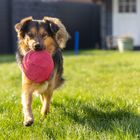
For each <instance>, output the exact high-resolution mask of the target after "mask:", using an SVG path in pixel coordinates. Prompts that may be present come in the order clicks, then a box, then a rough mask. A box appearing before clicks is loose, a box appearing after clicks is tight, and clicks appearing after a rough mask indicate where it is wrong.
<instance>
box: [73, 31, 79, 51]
mask: <svg viewBox="0 0 140 140" xmlns="http://www.w3.org/2000/svg"><path fill="white" fill-rule="evenodd" d="M74 53H75V54H78V53H79V32H78V31H76V32H75V33H74Z"/></svg>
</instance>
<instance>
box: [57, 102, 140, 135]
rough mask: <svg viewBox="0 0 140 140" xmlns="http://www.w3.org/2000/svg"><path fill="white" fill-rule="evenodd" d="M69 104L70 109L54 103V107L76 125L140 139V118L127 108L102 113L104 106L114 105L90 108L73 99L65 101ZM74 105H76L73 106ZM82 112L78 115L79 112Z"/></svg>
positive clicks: (110, 103) (112, 104) (109, 103)
mask: <svg viewBox="0 0 140 140" xmlns="http://www.w3.org/2000/svg"><path fill="white" fill-rule="evenodd" d="M67 101H68V102H69V104H71V103H73V104H72V105H73V106H72V107H70V109H68V108H69V106H68V107H67V106H65V105H63V104H57V103H55V104H54V106H56V107H59V108H60V107H61V109H62V110H63V111H62V113H63V114H64V115H65V116H66V117H68V118H70V119H71V120H72V121H74V123H78V124H80V125H83V126H87V127H89V128H90V129H92V130H96V131H98V132H102V131H109V132H110V131H112V132H115V131H116V130H118V131H121V132H123V133H131V134H132V135H135V136H138V137H140V116H139V115H136V114H135V113H133V112H131V111H129V110H130V109H129V106H128V107H127V108H124V110H123V109H119V108H118V109H115V110H114V111H104V109H105V110H106V108H105V107H106V105H107V104H108V106H110V105H111V106H110V108H111V107H113V106H115V104H114V103H112V102H110V101H106V102H107V103H105V102H103V103H101V106H100V107H98V108H92V107H91V105H90V104H89V105H85V103H84V102H81V101H78V104H77V103H76V102H77V101H76V100H74V101H73V99H71V100H70V99H68V100H67ZM74 103H76V104H74ZM78 110H80V112H82V114H81V113H79V111H78Z"/></svg>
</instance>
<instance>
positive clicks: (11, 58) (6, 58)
mask: <svg viewBox="0 0 140 140" xmlns="http://www.w3.org/2000/svg"><path fill="white" fill-rule="evenodd" d="M11 62H16V60H15V55H1V56H0V63H11Z"/></svg>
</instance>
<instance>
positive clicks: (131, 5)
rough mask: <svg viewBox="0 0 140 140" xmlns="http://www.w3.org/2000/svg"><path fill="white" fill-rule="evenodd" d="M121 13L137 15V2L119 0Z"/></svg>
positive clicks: (133, 0) (135, 0)
mask: <svg viewBox="0 0 140 140" xmlns="http://www.w3.org/2000/svg"><path fill="white" fill-rule="evenodd" d="M119 12H120V13H136V12H137V0H119Z"/></svg>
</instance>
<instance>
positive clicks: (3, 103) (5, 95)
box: [0, 51, 140, 140]
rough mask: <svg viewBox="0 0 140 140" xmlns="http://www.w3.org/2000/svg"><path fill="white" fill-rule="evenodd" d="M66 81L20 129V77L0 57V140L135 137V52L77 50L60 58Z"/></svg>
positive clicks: (139, 112)
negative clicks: (48, 108)
mask: <svg viewBox="0 0 140 140" xmlns="http://www.w3.org/2000/svg"><path fill="white" fill-rule="evenodd" d="M64 67H65V72H64V76H65V78H66V83H65V84H64V85H63V86H62V87H61V88H60V89H59V90H57V91H55V93H54V96H53V100H52V105H51V113H50V114H48V116H46V118H42V117H41V115H40V109H41V103H40V99H39V98H37V97H34V101H33V105H32V108H33V114H34V119H35V123H34V125H33V126H31V127H24V126H23V125H22V121H23V114H22V106H21V97H20V96H21V93H20V92H21V74H20V71H19V69H18V67H17V65H16V63H15V60H14V56H0V83H1V84H0V140H3V139H4V140H22V139H24V140H29V139H31V140H47V139H48V140H50V139H52V140H131V139H132V140H135V139H140V52H126V53H123V54H120V53H118V52H115V51H85V52H84V51H82V52H80V54H79V55H78V56H75V55H73V54H72V53H71V52H67V53H65V55H64Z"/></svg>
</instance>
